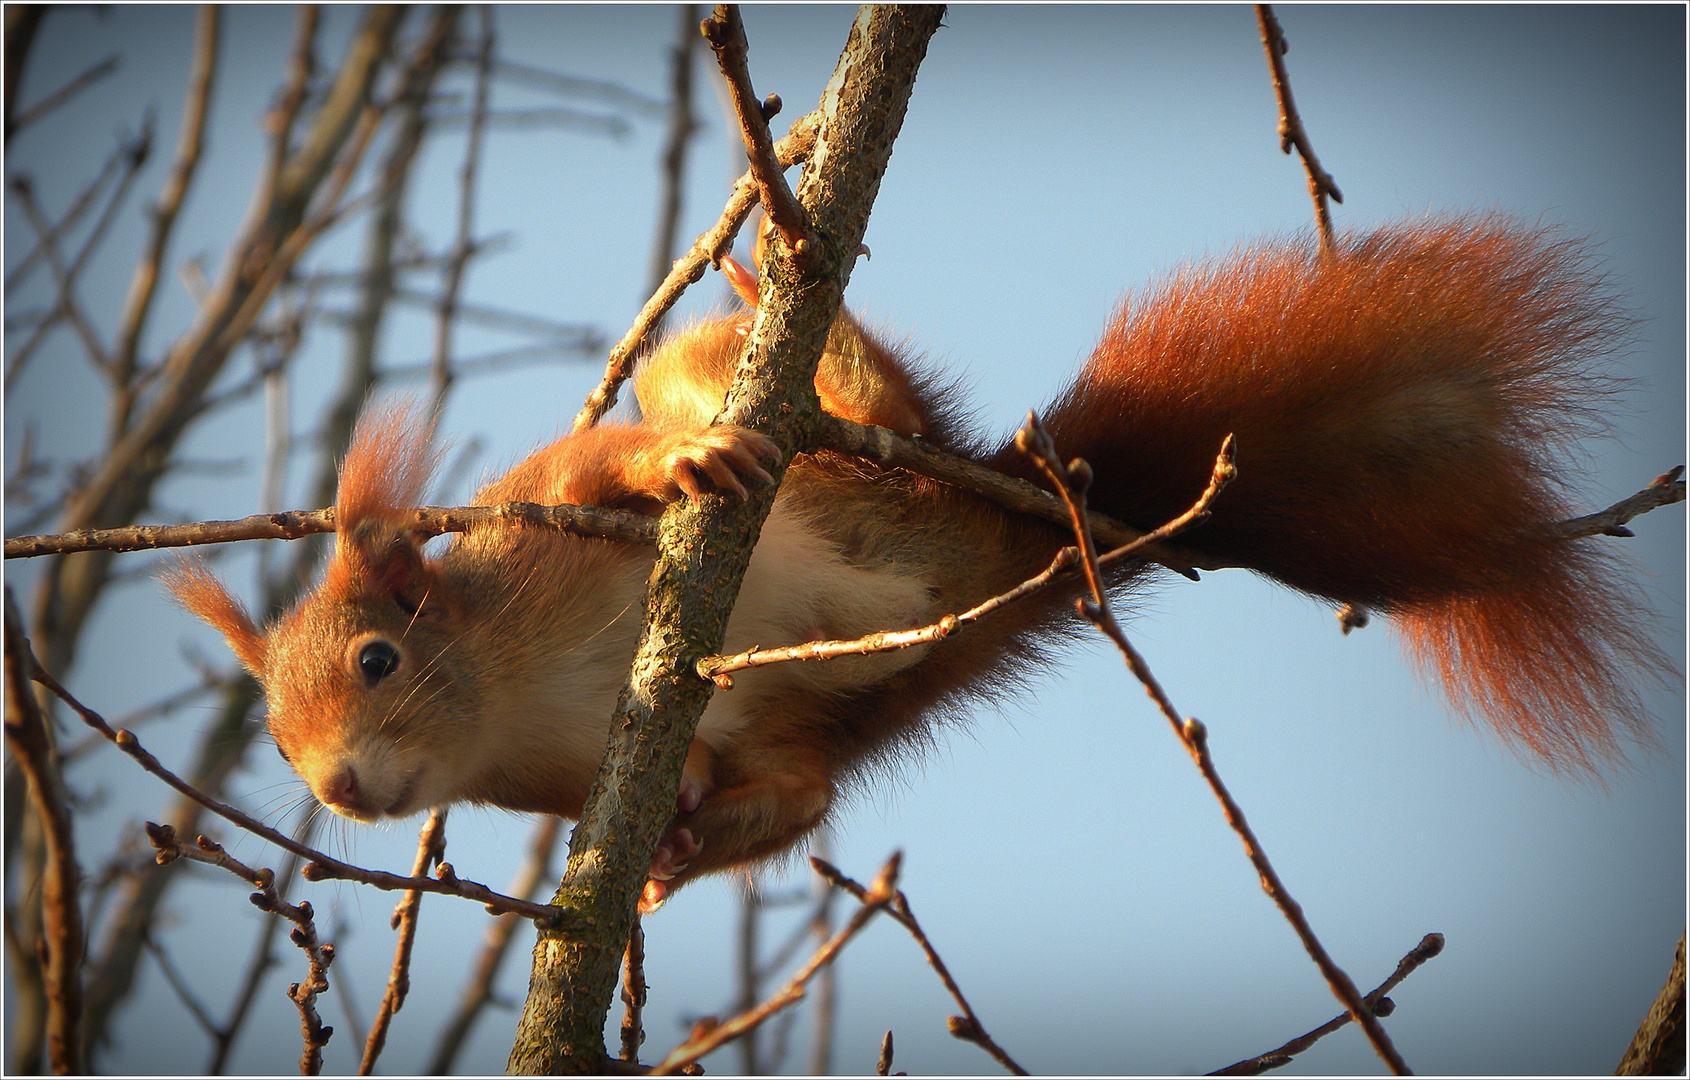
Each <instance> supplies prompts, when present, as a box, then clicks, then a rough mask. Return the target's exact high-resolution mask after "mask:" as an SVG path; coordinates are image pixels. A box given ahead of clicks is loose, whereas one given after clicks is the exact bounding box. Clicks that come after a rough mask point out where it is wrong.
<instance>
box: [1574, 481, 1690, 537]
mask: <svg viewBox="0 0 1690 1080" xmlns="http://www.w3.org/2000/svg"><path fill="white" fill-rule="evenodd" d="M1683 476H1684V466H1682V465H1679V466H1676V467H1674V468H1671V469H1668V470H1667V471H1666V472H1664V473H1662V474H1661V475H1659V476H1657V477H1655V479H1654V480H1653V481H1652V482H1651V483H1650V484H1649V486H1648V487H1646V488H1644V489H1643V490H1642V491H1639V492H1638V493H1637V494H1635V495H1632V496H1630V497H1628V498H1624V499H1621V500H1620V501H1619V502H1617V503H1615V504H1614V505H1612V506H1610V507H1608V509H1606V510H1603V511H1601V512H1600V513H1595V514H1587V515H1585V516H1584V517H1581V518H1574V519H1572V520H1571V521H1563V522H1561V523H1560V524H1559V525H1556V526H1555V527H1554V530H1555V533H1556V535H1558V536H1561V537H1563V538H1565V539H1568V540H1572V539H1577V538H1579V537H1583V536H1621V537H1626V536H1636V535H1637V534H1636V533H1634V532H1632V531H1631V530H1630V529H1628V528H1626V527H1625V523H1626V522H1628V521H1630V520H1631V519H1632V518H1634V517H1637V516H1638V515H1640V514H1647V513H1648V512H1649V511H1651V510H1654V509H1655V508H1657V507H1661V506H1669V505H1671V504H1673V503H1679V502H1683V501H1684V480H1683V479H1682V477H1683Z"/></svg>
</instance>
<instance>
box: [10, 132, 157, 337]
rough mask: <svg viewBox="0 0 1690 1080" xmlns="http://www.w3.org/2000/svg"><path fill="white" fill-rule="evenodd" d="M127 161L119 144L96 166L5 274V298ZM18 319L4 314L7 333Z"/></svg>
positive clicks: (127, 154) (125, 150)
mask: <svg viewBox="0 0 1690 1080" xmlns="http://www.w3.org/2000/svg"><path fill="white" fill-rule="evenodd" d="M129 158H130V149H129V147H128V146H126V145H123V144H121V143H120V144H119V145H118V146H117V147H116V148H115V149H114V150H113V151H112V153H111V156H110V157H108V158H106V163H105V164H104V165H103V166H101V167H100V172H99V174H98V175H97V176H95V177H94V179H92V180H90V181H89V182H88V186H87V187H85V188H83V189H82V191H81V192H80V193H78V194H77V196H76V199H75V201H73V202H72V203H71V204H70V208H69V209H68V210H66V211H65V213H64V216H63V217H61V218H60V219H59V220H58V221H57V222H55V223H54V224H53V227H52V228H51V229H50V230H48V233H47V237H46V238H45V239H43V240H41V241H38V242H37V243H36V245H35V246H34V247H33V248H31V249H30V251H29V254H28V255H25V256H24V257H23V258H22V259H19V260H18V264H17V265H16V266H14V267H13V268H12V271H11V273H9V274H7V275H6V295H7V296H10V295H11V294H12V290H13V289H15V288H17V286H18V285H19V284H20V283H21V282H22V281H23V280H24V278H25V277H27V276H28V275H29V272H30V271H31V270H33V269H35V267H36V266H38V265H40V263H41V261H42V260H43V259H44V258H46V256H47V242H46V241H47V240H48V239H50V240H52V241H53V242H54V243H58V242H59V241H60V240H62V239H63V238H64V236H65V234H66V233H67V232H69V231H70V230H71V229H72V228H73V227H75V225H76V223H77V222H78V221H81V220H82V216H83V215H84V214H86V213H87V212H88V210H89V208H90V207H92V206H93V205H94V200H95V199H97V198H99V195H100V192H102V191H104V190H105V189H106V185H107V184H109V183H111V179H112V177H114V176H116V175H117V170H118V167H119V166H121V165H122V164H123V163H124V162H125V161H126V160H128V159H129ZM24 314H28V313H24ZM40 314H41V316H42V317H45V316H46V314H47V312H46V311H42V312H41V313H40ZM20 318H21V316H20V315H19V314H15V313H8V314H7V316H6V332H7V333H11V332H12V331H13V330H15V329H19V328H21V327H22V326H23V325H24V324H23V323H22V322H14V320H16V319H20Z"/></svg>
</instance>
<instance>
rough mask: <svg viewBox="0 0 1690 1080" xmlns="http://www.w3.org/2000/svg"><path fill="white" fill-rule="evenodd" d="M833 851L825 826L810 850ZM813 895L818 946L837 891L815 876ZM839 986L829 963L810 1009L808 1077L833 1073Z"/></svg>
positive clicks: (827, 930)
mask: <svg viewBox="0 0 1690 1080" xmlns="http://www.w3.org/2000/svg"><path fill="white" fill-rule="evenodd" d="M832 848H833V845H832V844H830V843H829V842H828V829H827V828H826V826H824V827H823V829H822V831H821V832H820V833H819V834H818V835H817V837H816V842H815V844H814V845H813V846H812V850H813V851H815V852H816V854H818V855H820V856H821V857H822V858H824V859H825V858H829V857H831V856H832V854H833V850H832ZM812 892H813V894H814V896H815V899H816V906H815V909H814V910H813V911H812V912H811V914H810V918H809V920H808V924H807V927H806V928H807V929H808V930H809V932H810V936H812V937H814V938H815V940H816V943H817V944H818V945H819V944H821V943H822V942H824V941H826V940H827V939H828V936H829V935H830V934H832V933H833V901H834V898H835V897H837V896H838V895H839V890H838V889H835V888H834V887H833V883H832V882H831V881H828V880H827V879H826V878H824V877H822V876H820V875H819V874H818V875H817V876H816V878H815V880H814V881H813V882H812ZM783 963H784V961H783ZM838 983H839V969H838V968H837V967H835V966H834V965H832V964H829V965H828V966H827V969H826V970H824V971H823V972H822V974H821V978H820V980H819V981H818V983H817V985H816V1000H815V1003H814V1004H813V1005H811V1006H810V1060H809V1062H808V1064H807V1065H806V1069H807V1071H808V1072H809V1073H810V1075H811V1076H829V1075H832V1073H833V1029H834V1021H835V1019H836V1018H837V1016H838V1012H839V986H838Z"/></svg>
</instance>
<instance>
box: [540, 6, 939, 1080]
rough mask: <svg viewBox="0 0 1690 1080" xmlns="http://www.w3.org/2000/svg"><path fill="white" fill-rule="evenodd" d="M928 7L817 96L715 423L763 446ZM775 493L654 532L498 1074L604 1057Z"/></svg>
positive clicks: (854, 43)
mask: <svg viewBox="0 0 1690 1080" xmlns="http://www.w3.org/2000/svg"><path fill="white" fill-rule="evenodd" d="M943 12H944V9H943V8H942V7H903V6H886V7H872V8H871V7H865V8H863V9H861V10H860V11H859V13H858V16H857V21H856V23H855V25H853V26H852V28H851V34H850V37H849V39H848V40H847V42H846V45H845V50H844V52H843V53H842V54H841V55H840V58H839V64H838V66H837V67H836V68H835V70H834V73H833V78H832V79H831V80H830V81H829V83H828V86H827V89H826V90H825V91H824V92H823V95H822V105H821V108H822V112H823V120H822V129H821V134H820V135H819V136H818V140H817V145H816V151H815V155H814V157H813V158H812V161H811V165H810V167H809V168H808V169H806V170H805V173H804V179H803V182H802V184H801V185H800V187H799V191H798V201H799V205H800V206H801V207H802V208H803V210H804V213H805V214H806V216H807V217H808V223H809V226H810V230H811V233H812V234H813V236H814V237H815V238H816V242H815V247H816V248H818V249H819V250H818V251H816V252H815V253H814V256H813V257H812V258H811V259H809V260H808V261H807V265H806V266H805V267H804V269H803V270H802V271H800V270H799V269H798V268H797V267H796V266H795V265H794V260H793V258H792V252H791V251H790V250H788V249H786V247H785V245H784V243H783V242H781V241H780V240H779V239H775V240H772V241H771V242H770V243H769V245H768V247H769V249H770V251H769V254H768V255H767V256H766V257H765V260H764V265H763V267H762V270H763V273H762V278H761V280H762V288H761V296H760V299H759V306H758V311H757V318H756V322H755V324H754V326H753V328H752V332H751V335H750V338H749V340H748V342H747V352H746V356H745V357H744V358H743V359H742V361H741V363H740V368H739V374H738V378H737V379H736V381H735V383H734V386H733V388H732V389H731V390H730V391H729V393H728V400H727V403H726V405H725V406H724V409H723V412H722V414H721V416H719V417H718V421H719V422H727V423H733V424H738V425H741V426H744V427H750V428H753V429H755V430H758V431H761V432H763V433H764V434H766V435H769V436H771V437H772V438H774V439H775V440H776V441H777V442H779V443H781V444H782V445H783V446H784V447H786V448H788V450H789V453H788V454H786V455H785V456H784V459H783V461H782V462H781V463H780V466H779V468H777V469H775V470H771V471H772V472H773V473H774V475H775V479H776V482H777V483H778V481H779V479H780V475H781V474H782V473H783V472H784V470H785V464H786V461H788V460H790V456H791V453H790V452H791V451H795V450H803V449H807V448H809V447H811V446H813V445H814V444H815V440H816V438H817V431H818V425H819V418H820V413H821V410H820V406H819V404H818V403H817V400H816V393H815V371H816V364H817V361H818V360H819V359H820V356H821V351H822V347H823V345H824V343H825V341H826V338H827V332H828V329H829V328H830V327H831V325H832V323H833V319H834V316H835V314H836V313H837V312H838V310H839V302H840V297H841V295H842V294H843V292H844V289H845V284H846V282H847V281H848V280H849V278H850V272H851V268H852V265H853V263H854V261H855V259H856V253H857V250H858V248H859V247H860V245H861V243H862V238H863V231H864V229H865V228H866V226H867V224H868V215H869V210H870V208H871V207H872V205H873V202H874V196H875V194H876V193H877V192H878V190H879V187H880V178H881V176H882V175H884V173H885V171H886V164H887V160H888V159H889V157H890V156H891V151H892V143H893V140H894V139H895V138H896V137H897V134H898V130H899V128H900V127H901V126H902V123H903V117H904V111H905V109H906V107H907V105H908V102H909V95H910V92H911V89H912V87H913V85H914V81H915V73H916V69H917V68H918V67H919V65H920V63H921V60H922V58H923V57H924V56H925V55H926V51H927V42H928V39H929V38H930V37H931V36H932V34H933V32H934V31H935V30H937V29H938V26H939V21H940V19H941V17H942V16H943ZM774 495H775V489H774V487H773V486H771V487H767V488H764V489H761V490H759V491H756V492H754V493H753V494H752V495H751V497H749V498H748V499H746V500H744V501H743V502H734V503H730V502H728V501H726V500H724V499H721V498H718V497H715V496H706V497H705V498H704V499H703V500H702V501H701V502H700V503H698V504H694V503H692V502H690V501H687V502H683V503H679V504H676V505H674V506H672V507H670V509H669V510H668V512H667V513H665V514H664V516H663V528H662V535H661V537H660V539H659V542H658V557H657V565H656V567H655V569H654V570H653V572H652V576H651V579H650V582H649V584H648V587H647V600H646V605H647V606H646V632H645V634H644V636H643V638H642V640H641V642H640V646H639V650H638V652H637V654H636V656H635V659H634V664H633V669H632V672H631V673H630V676H629V681H628V683H627V685H626V686H625V687H624V689H623V692H622V698H621V700H620V702H619V703H618V705H617V710H616V714H615V716H614V718H613V720H612V723H611V737H610V746H609V749H608V751H607V753H606V755H605V759H604V762H603V764H602V765H601V767H600V769H599V774H598V777H597V779H596V780H595V782H594V785H593V790H592V792H591V793H590V794H589V796H588V800H587V806H586V810H585V812H584V814H583V815H582V818H581V822H580V824H578V825H577V826H576V828H575V832H574V834H573V836H572V837H571V841H570V857H569V869H568V871H567V872H566V874H565V876H564V880H563V884H562V886H561V887H560V888H559V889H558V892H557V895H556V896H555V897H554V898H553V901H552V902H553V903H554V904H560V905H563V906H567V907H570V908H573V909H575V911H576V912H577V915H578V916H579V917H578V918H577V919H572V920H571V925H570V926H569V928H568V929H567V930H561V931H542V932H541V934H540V937H539V941H538V942H537V943H536V945H535V948H534V965H533V972H532V975H531V977H530V982H529V992H528V1000H527V1003H526V1005H525V1006H524V1008H523V1014H522V1020H521V1023H520V1024H519V1026H518V1028H517V1035H516V1042H515V1044H514V1045H513V1046H512V1049H511V1057H510V1063H509V1066H508V1069H509V1071H510V1072H511V1073H523V1074H537V1073H590V1072H597V1071H600V1070H601V1068H602V1066H603V1063H604V1062H605V1061H606V1059H607V1055H606V1053H605V1048H604V1034H603V1033H604V1025H605V1018H606V1016H607V1014H608V1012H609V1009H610V1005H611V1000H612V998H613V997H614V995H615V991H616V981H617V971H618V969H619V966H620V963H621V959H622V954H623V947H624V945H625V944H626V942H627V940H628V930H629V926H630V925H631V923H632V920H633V916H634V908H635V905H636V902H637V901H638V898H639V895H640V890H641V888H642V887H643V886H644V884H645V880H646V870H647V868H648V866H649V865H650V861H651V855H652V852H653V851H654V850H655V849H656V847H657V843H658V840H659V838H660V836H661V834H662V831H663V828H664V826H665V825H666V824H667V822H668V821H669V819H670V818H671V817H672V816H673V814H674V809H675V799H676V795H677V792H678V791H679V786H680V773H681V765H682V763H683V762H684V760H685V758H686V754H687V749H688V746H689V745H690V744H691V741H692V736H693V731H694V729H695V728H696V726H697V724H698V717H699V715H700V714H701V713H702V712H703V711H704V706H705V703H706V702H707V701H708V700H709V696H710V690H711V684H710V683H708V682H707V681H705V680H704V679H701V678H699V677H698V676H697V675H696V674H695V673H694V672H693V664H694V662H695V661H696V660H698V659H699V658H700V657H702V656H706V655H710V654H712V653H714V652H717V651H719V650H720V647H721V644H722V640H723V635H724V630H725V628H726V625H727V618H728V614H729V612H730V611H731V610H732V608H733V603H734V599H735V597H736V596H737V594H738V591H739V583H740V579H741V578H742V577H743V575H744V573H745V567H746V564H747V563H748V562H749V561H750V555H751V549H752V547H753V546H754V545H755V543H756V540H757V534H758V531H759V529H760V528H761V526H762V523H763V520H764V518H766V517H767V516H768V512H769V509H770V507H771V506H772V505H773V503H774Z"/></svg>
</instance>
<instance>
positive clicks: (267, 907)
mask: <svg viewBox="0 0 1690 1080" xmlns="http://www.w3.org/2000/svg"><path fill="white" fill-rule="evenodd" d="M147 839H149V840H151V841H152V842H153V847H155V848H157V849H158V863H159V865H161V866H162V865H164V864H166V863H171V862H174V861H176V860H177V859H192V860H193V861H195V862H202V863H206V864H208V865H210V866H220V867H222V868H223V869H225V870H227V871H229V872H230V873H231V874H234V875H235V876H236V877H238V878H241V879H242V880H244V881H247V882H250V883H251V884H252V885H253V887H254V888H256V889H257V890H258V891H256V892H254V893H252V894H250V895H249V896H248V897H247V899H248V900H251V901H252V903H253V906H254V907H256V908H258V909H259V910H260V911H267V912H269V913H270V914H272V915H280V916H282V917H283V918H285V919H287V920H288V921H289V922H292V923H293V924H294V928H293V931H292V932H291V933H290V934H289V937H290V938H291V939H292V940H293V943H294V944H295V945H298V946H299V947H300V949H301V950H303V951H304V953H305V955H306V958H307V959H308V961H309V964H310V967H309V971H308V972H307V974H306V979H305V981H304V982H297V983H294V984H293V985H291V986H289V987H288V999H289V1000H290V1001H292V1002H293V1003H294V1005H296V1006H297V1007H298V1008H299V1023H300V1031H301V1033H302V1034H303V1035H304V1038H305V1049H304V1050H303V1051H301V1053H300V1056H299V1071H300V1073H301V1075H304V1076H316V1075H317V1074H318V1073H320V1072H322V1071H323V1047H324V1046H327V1045H328V1041H329V1038H330V1037H331V1036H332V1035H334V1028H332V1027H329V1026H328V1025H327V1024H324V1023H323V1021H322V1018H321V1017H319V1016H318V1015H317V1008H316V1002H317V997H318V995H320V994H325V993H327V992H328V989H329V977H328V971H329V965H330V964H332V963H334V946H333V945H330V944H329V943H328V942H320V941H318V940H317V925H316V922H315V921H314V917H315V914H316V913H315V912H314V911H313V910H312V908H311V901H309V900H301V901H300V902H299V903H297V904H289V903H286V902H285V901H283V900H282V898H281V896H280V895H279V894H278V893H277V892H276V874H275V871H273V870H270V869H268V868H261V869H254V868H252V867H250V866H248V865H246V864H245V863H243V862H241V861H240V860H239V859H237V858H235V857H234V856H233V855H230V854H229V853H228V852H227V851H225V850H224V849H223V846H222V845H221V844H218V843H215V842H213V841H212V840H210V839H209V838H207V837H204V836H201V837H199V838H198V839H197V840H196V841H195V844H194V846H192V847H190V846H188V845H187V844H184V843H182V841H181V840H180V839H179V838H178V837H177V835H176V830H175V829H173V828H172V827H170V826H169V825H156V824H154V823H152V822H150V821H149V822H147Z"/></svg>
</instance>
